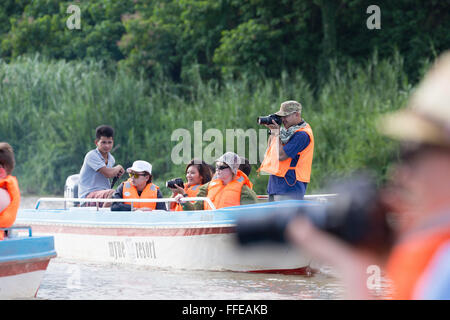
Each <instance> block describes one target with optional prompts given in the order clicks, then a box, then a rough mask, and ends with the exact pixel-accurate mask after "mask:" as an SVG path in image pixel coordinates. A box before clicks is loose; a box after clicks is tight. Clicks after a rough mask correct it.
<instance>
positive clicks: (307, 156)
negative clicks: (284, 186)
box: [258, 123, 314, 182]
mask: <svg viewBox="0 0 450 320" xmlns="http://www.w3.org/2000/svg"><path fill="white" fill-rule="evenodd" d="M301 131H303V132H306V133H307V134H308V136H309V139H310V142H309V145H308V146H307V147H306V148H305V149H303V150H302V151H300V152H299V153H298V154H299V155H300V157H299V159H298V161H297V165H296V166H295V167H291V162H292V161H293V159H292V158H287V159H285V160H282V161H280V160H279V152H278V151H279V149H278V148H280V145H279V143H278V141H272V143H271V144H270V146H269V148H267V150H266V153H265V154H264V160H263V162H262V163H261V166H260V167H259V169H258V172H259V171H264V172H266V173H269V174H272V175H275V176H278V177H284V176H286V173H287V171H288V170H289V169H295V177H296V179H297V180H298V181H302V182H309V181H310V177H311V166H312V160H313V154H314V135H313V132H312V129H311V127H310V125H309V124H308V123H307V124H306V126H305V127H303V128H300V129H298V130H296V131H295V132H301ZM283 146H284V145H283Z"/></svg>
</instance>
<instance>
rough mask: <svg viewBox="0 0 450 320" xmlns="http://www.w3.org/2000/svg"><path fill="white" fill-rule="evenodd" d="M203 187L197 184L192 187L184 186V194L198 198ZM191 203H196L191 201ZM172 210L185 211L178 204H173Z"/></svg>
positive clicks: (171, 205)
mask: <svg viewBox="0 0 450 320" xmlns="http://www.w3.org/2000/svg"><path fill="white" fill-rule="evenodd" d="M201 186H202V185H201V184H196V185H193V186H190V187H187V186H184V192H186V193H187V196H188V197H196V196H197V193H198V190H199V189H200V187H201ZM191 202H195V201H191ZM170 208H171V210H173V211H183V206H182V205H181V204H179V203H176V202H171V203H170Z"/></svg>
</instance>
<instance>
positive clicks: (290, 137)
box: [258, 101, 314, 201]
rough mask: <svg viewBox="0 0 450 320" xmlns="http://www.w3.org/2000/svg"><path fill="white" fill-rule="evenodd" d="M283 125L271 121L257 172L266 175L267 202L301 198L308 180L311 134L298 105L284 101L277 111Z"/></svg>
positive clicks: (311, 154) (311, 144)
mask: <svg viewBox="0 0 450 320" xmlns="http://www.w3.org/2000/svg"><path fill="white" fill-rule="evenodd" d="M275 114H276V115H277V116H280V117H281V120H282V122H283V125H284V128H281V129H280V126H279V125H278V124H277V123H276V122H275V121H273V122H272V124H270V125H265V126H266V127H267V128H269V129H270V137H269V141H268V147H267V150H266V153H265V155H264V160H263V162H262V164H261V167H260V168H259V169H258V172H259V171H263V172H266V173H269V174H270V177H269V182H268V185H267V193H268V195H269V201H277V200H283V199H300V200H301V199H303V197H304V195H305V192H306V188H307V186H308V183H309V181H310V176H311V165H312V159H313V153H314V135H313V132H312V129H311V127H310V125H309V124H308V123H306V122H305V121H304V120H303V119H302V105H301V104H300V103H299V102H297V101H285V102H283V103H282V104H281V107H280V111H278V112H276V113H275Z"/></svg>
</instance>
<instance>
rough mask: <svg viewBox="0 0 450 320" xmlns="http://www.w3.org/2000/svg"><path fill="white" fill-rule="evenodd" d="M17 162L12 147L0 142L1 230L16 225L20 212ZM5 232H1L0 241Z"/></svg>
mask: <svg viewBox="0 0 450 320" xmlns="http://www.w3.org/2000/svg"><path fill="white" fill-rule="evenodd" d="M14 165H15V160H14V152H13V149H12V147H11V146H10V145H9V144H8V143H6V142H0V228H9V227H11V226H12V225H13V224H14V221H15V220H16V216H17V210H19V204H20V190H19V184H18V183H17V179H16V177H14V176H12V175H11V173H12V171H13V170H14ZM2 239H3V232H0V240H2Z"/></svg>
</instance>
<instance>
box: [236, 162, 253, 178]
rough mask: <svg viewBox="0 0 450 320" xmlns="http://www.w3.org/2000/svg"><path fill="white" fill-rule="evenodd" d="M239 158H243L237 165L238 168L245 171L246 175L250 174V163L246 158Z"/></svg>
mask: <svg viewBox="0 0 450 320" xmlns="http://www.w3.org/2000/svg"><path fill="white" fill-rule="evenodd" d="M241 160H243V161H244V163H241V164H240V165H239V170H241V171H242V172H243V173H245V174H246V175H247V177H248V176H249V175H250V172H252V166H251V165H250V162H249V161H248V159H247V158H241Z"/></svg>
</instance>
